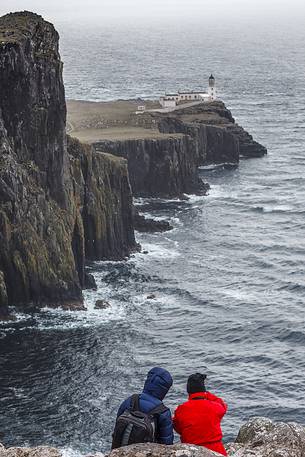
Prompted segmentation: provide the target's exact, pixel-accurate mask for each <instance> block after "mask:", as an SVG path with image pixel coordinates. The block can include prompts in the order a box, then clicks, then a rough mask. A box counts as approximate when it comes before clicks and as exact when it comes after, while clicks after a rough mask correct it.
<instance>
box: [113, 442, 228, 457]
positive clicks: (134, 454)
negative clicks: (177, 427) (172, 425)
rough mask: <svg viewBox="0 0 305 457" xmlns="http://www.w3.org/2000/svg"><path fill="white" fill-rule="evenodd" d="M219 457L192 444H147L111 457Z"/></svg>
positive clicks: (135, 446)
mask: <svg viewBox="0 0 305 457" xmlns="http://www.w3.org/2000/svg"><path fill="white" fill-rule="evenodd" d="M219 455H220V454H218V453H217V452H212V451H210V450H208V449H206V448H204V447H200V446H193V445H191V444H181V443H179V444H174V445H173V446H165V445H162V444H154V443H147V444H133V445H131V446H124V447H121V448H119V449H114V450H113V451H112V452H111V453H110V455H109V457H215V456H219Z"/></svg>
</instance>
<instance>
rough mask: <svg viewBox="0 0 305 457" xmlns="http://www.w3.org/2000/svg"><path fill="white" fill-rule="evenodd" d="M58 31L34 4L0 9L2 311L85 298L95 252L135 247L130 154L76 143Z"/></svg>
mask: <svg viewBox="0 0 305 457" xmlns="http://www.w3.org/2000/svg"><path fill="white" fill-rule="evenodd" d="M65 122H66V105H65V95H64V87H63V81H62V63H61V60H60V56H59V52H58V34H57V32H56V31H55V29H54V28H53V26H52V25H51V24H50V23H48V22H46V21H44V20H43V19H42V18H41V17H40V16H37V15H35V14H32V13H28V12H23V13H14V14H9V15H6V16H3V17H2V18H0V314H7V305H8V304H10V305H15V306H21V305H29V304H33V303H34V304H35V305H41V304H50V305H53V306H54V305H57V304H66V305H69V306H71V305H73V303H75V304H77V306H79V304H80V303H81V302H82V291H81V289H82V287H83V286H84V280H85V277H84V266H85V259H86V256H87V257H88V258H90V259H106V258H107V259H114V258H123V257H124V256H126V255H127V254H128V253H129V252H130V251H131V250H133V249H134V248H135V246H136V244H135V239H134V234H133V213H132V202H131V191H130V186H129V181H128V173H127V166H126V163H125V162H124V160H119V159H117V158H116V157H110V156H109V155H105V154H97V153H95V152H94V151H93V149H91V148H89V147H85V146H82V145H81V144H79V143H78V144H77V145H76V144H75V142H73V141H72V140H71V141H70V140H69V147H68V148H67V138H66V133H65Z"/></svg>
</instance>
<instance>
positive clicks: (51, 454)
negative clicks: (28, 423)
mask: <svg viewBox="0 0 305 457" xmlns="http://www.w3.org/2000/svg"><path fill="white" fill-rule="evenodd" d="M0 457H62V453H61V452H60V451H59V450H58V449H55V448H53V447H47V446H40V447H36V448H26V447H11V448H8V449H4V447H3V446H1V444H0Z"/></svg>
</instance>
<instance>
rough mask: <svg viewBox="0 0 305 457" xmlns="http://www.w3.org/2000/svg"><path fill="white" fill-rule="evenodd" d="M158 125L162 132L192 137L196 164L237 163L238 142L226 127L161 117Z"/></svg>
mask: <svg viewBox="0 0 305 457" xmlns="http://www.w3.org/2000/svg"><path fill="white" fill-rule="evenodd" d="M158 127H159V130H160V132H163V133H175V132H179V133H183V134H185V135H189V136H190V137H191V138H193V142H194V145H195V149H196V159H197V162H196V165H197V166H198V165H205V164H207V163H224V162H231V163H238V162H239V142H238V140H237V138H236V137H235V136H234V135H232V134H231V133H230V132H228V131H227V130H226V129H224V128H221V127H216V126H213V125H204V124H200V123H195V122H194V123H185V122H183V121H182V120H181V119H179V118H174V117H162V118H161V119H159V122H158Z"/></svg>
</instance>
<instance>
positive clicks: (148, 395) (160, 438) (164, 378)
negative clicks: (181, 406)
mask: <svg viewBox="0 0 305 457" xmlns="http://www.w3.org/2000/svg"><path fill="white" fill-rule="evenodd" d="M172 384H173V378H172V377H171V375H170V373H169V372H168V371H167V370H164V369H163V368H158V367H156V368H153V369H152V370H150V371H149V372H148V375H147V378H146V381H145V384H144V389H143V392H142V393H141V395H140V399H139V406H140V410H141V411H142V412H143V413H148V412H149V411H151V410H152V409H153V408H155V407H156V406H158V405H160V404H161V403H162V400H163V398H164V397H165V395H166V394H167V392H168V391H169V389H170V388H171V386H172ZM130 408H131V397H129V398H127V399H126V400H125V401H124V402H123V403H122V404H121V406H120V408H119V411H118V414H117V417H119V416H120V415H121V414H123V412H124V411H125V410H126V409H130ZM156 429H157V442H158V443H161V444H173V440H174V433H173V422H172V415H171V412H170V410H169V409H168V410H166V411H165V412H164V413H162V414H160V415H159V416H158V418H157V427H156Z"/></svg>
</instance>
